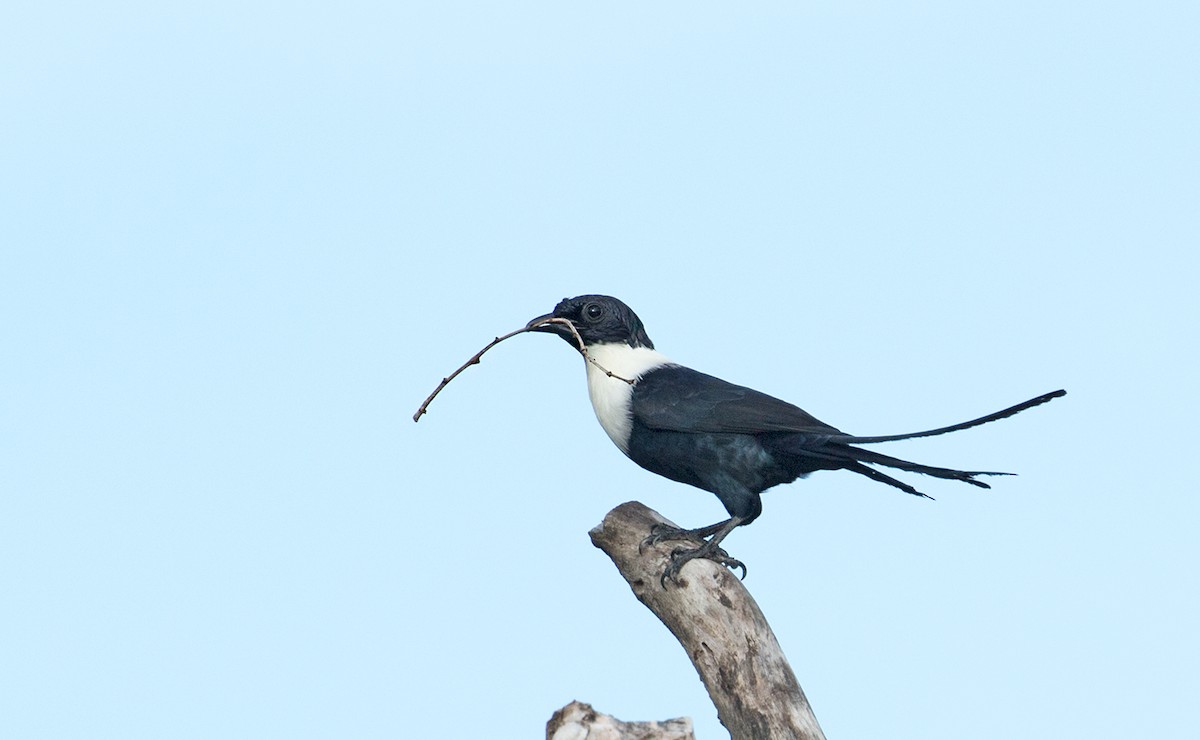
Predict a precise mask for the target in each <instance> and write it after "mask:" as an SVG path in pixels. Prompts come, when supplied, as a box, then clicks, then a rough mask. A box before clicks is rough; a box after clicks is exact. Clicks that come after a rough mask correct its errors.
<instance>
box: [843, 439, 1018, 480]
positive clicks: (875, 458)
mask: <svg viewBox="0 0 1200 740" xmlns="http://www.w3.org/2000/svg"><path fill="white" fill-rule="evenodd" d="M848 450H849V451H850V454H851V455H853V456H854V459H855V460H857V461H858V462H864V463H871V464H873V465H886V466H887V467H889V468H896V469H897V470H907V471H909V472H911V473H923V474H925V475H932V476H934V477H935V478H945V479H947V480H960V481H962V482H963V483H970V484H971V485H973V486H979V487H980V488H991V486H989V485H988V484H986V483H984V482H983V481H980V480H975V476H977V475H1013V473H1000V472H996V471H991V470H954V469H953V468H939V467H936V466H933V465H922V464H921V463H915V462H909V461H908V460H901V459H900V458H898V457H891V456H890V455H884V454H882V453H879V452H875V451H874V450H860V449H858V448H856V447H849V448H848Z"/></svg>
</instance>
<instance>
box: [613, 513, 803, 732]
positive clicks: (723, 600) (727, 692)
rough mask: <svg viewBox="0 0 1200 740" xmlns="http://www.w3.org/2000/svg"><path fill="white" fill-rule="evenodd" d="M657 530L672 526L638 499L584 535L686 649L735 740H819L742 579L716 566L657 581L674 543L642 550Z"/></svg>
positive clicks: (698, 564)
mask: <svg viewBox="0 0 1200 740" xmlns="http://www.w3.org/2000/svg"><path fill="white" fill-rule="evenodd" d="M655 524H667V525H669V526H672V527H674V526H675V525H674V524H673V523H671V522H668V521H667V520H666V519H664V518H663V517H662V516H661V515H660V514H658V513H657V512H655V511H653V510H651V509H649V508H647V507H646V506H644V505H643V504H640V503H638V502H636V501H631V502H629V503H625V504H621V505H620V506H618V507H617V508H615V509H613V510H612V511H610V512H609V513H608V515H607V516H606V517H604V521H603V522H601V523H600V525H599V526H597V527H596V528H595V529H593V530H592V531H591V532H589V534H590V536H591V538H592V544H594V545H595V546H596V547H598V548H600V549H601V550H603V551H604V552H605V554H607V555H608V556H609V557H610V558H612V561H613V563H614V564H615V565H616V566H617V570H619V571H620V573H621V575H622V576H623V577H624V578H625V580H626V582H628V583H629V587H630V588H631V589H632V590H633V594H634V596H636V597H637V598H638V601H641V602H642V603H643V604H645V605H646V608H648V609H649V610H650V611H652V612H654V615H655V616H657V617H658V618H659V619H660V620H662V623H663V624H665V625H666V626H667V629H669V630H670V631H671V633H672V634H673V635H675V638H676V639H677V640H679V642H680V644H681V645H683V648H684V650H685V651H686V652H687V654H688V657H689V658H691V660H692V664H693V665H694V666H695V667H696V671H697V672H698V673H699V674H700V679H701V680H702V681H703V682H704V686H705V688H707V689H708V695H709V697H710V698H711V699H712V702H713V704H715V705H716V707H717V715H718V717H720V719H721V723H722V724H724V725H725V727H726V728H727V729H728V730H729V733H730V735H731V736H732V738H733V740H767V739H771V738H780V739H781V740H782V739H783V738H787V739H789V740H795V739H799V740H824V737H825V735H824V734H823V733H822V732H821V727H820V725H818V724H817V719H816V717H815V716H814V715H813V713H812V708H811V707H809V705H808V699H806V698H805V696H804V691H803V690H802V689H801V688H800V683H799V682H798V681H797V680H796V675H795V674H794V673H792V669H791V666H789V665H788V662H787V658H786V657H784V654H783V650H782V648H780V647H779V642H778V641H777V640H776V639H775V635H774V633H772V632H771V627H770V625H768V624H767V620H766V618H765V617H764V616H763V614H762V612H761V611H760V610H759V608H758V605H757V604H755V603H754V599H753V598H752V597H751V596H750V593H749V592H748V591H747V590H746V588H745V586H744V585H743V584H742V582H741V581H739V580H738V579H737V577H736V576H734V575H733V574H732V573H731V572H730V571H729V570H727V569H726V568H724V567H722V566H720V565H717V564H716V563H714V562H712V561H710V560H705V559H696V560H692V561H690V562H688V563H687V564H686V565H685V566H684V568H683V570H682V571H681V573H680V575H679V577H677V579H676V580H675V584H676V587H673V588H662V587H661V585H660V583H659V576H660V574H661V573H662V572H663V570H664V569H665V568H666V566H667V564H668V563H669V561H670V557H671V550H673V549H674V548H675V547H676V545H677V543H669V542H668V543H661V544H657V545H651V546H648V547H646V548H645V551H644V552H641V553H639V546H640V545H641V544H642V543H643V541H644V540H645V539H646V536H647V535H648V534H649V532H650V528H651V527H652V526H654V525H655Z"/></svg>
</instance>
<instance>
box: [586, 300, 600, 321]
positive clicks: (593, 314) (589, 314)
mask: <svg viewBox="0 0 1200 740" xmlns="http://www.w3.org/2000/svg"><path fill="white" fill-rule="evenodd" d="M603 315H604V306H601V305H600V304H599V303H589V304H587V305H586V306H584V307H583V318H585V319H587V320H588V321H599V320H600V317H601V316H603Z"/></svg>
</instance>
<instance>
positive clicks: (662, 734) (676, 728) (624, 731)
mask: <svg viewBox="0 0 1200 740" xmlns="http://www.w3.org/2000/svg"><path fill="white" fill-rule="evenodd" d="M585 738H586V740H696V735H695V733H694V732H692V721H691V720H690V719H688V718H687V717H681V718H679V719H669V720H666V721H665V722H622V721H621V720H619V719H617V718H616V717H613V716H612V715H609V714H604V713H603V712H597V711H596V710H595V709H592V705H591V704H584V703H583V702H580V701H573V702H571V703H570V704H568V705H566V706H565V707H563V708H562V709H560V710H558V711H557V712H555V713H554V716H553V717H551V718H550V721H549V722H547V723H546V740H584V739H585Z"/></svg>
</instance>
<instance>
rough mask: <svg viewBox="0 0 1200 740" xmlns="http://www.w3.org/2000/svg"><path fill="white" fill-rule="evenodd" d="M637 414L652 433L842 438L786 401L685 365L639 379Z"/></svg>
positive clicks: (656, 371) (824, 424)
mask: <svg viewBox="0 0 1200 740" xmlns="http://www.w3.org/2000/svg"><path fill="white" fill-rule="evenodd" d="M633 416H634V418H635V419H637V420H638V421H639V422H641V423H642V424H645V425H646V426H648V427H650V428H651V429H669V430H673V431H677V432H717V433H738V434H761V433H764V432H808V433H812V434H831V435H834V434H841V432H840V431H838V430H837V429H835V428H834V427H831V426H829V425H828V424H826V423H824V422H822V421H820V420H818V419H816V418H815V417H813V416H812V415H811V414H809V413H808V412H807V411H805V410H804V409H802V408H800V407H798V406H794V405H792V404H790V403H788V402H787V401H781V400H780V399H778V398H775V397H774V396H768V395H767V394H765V393H760V392H758V391H756V390H754V389H753V388H746V387H744V386H740V385H734V384H733V383H727V382H726V381H724V380H721V379H720V378H714V377H713V376H711V375H705V374H704V373H701V372H697V371H695V370H692V369H691V368H687V367H683V366H681V365H667V366H664V367H660V368H658V369H655V370H652V371H650V372H648V373H646V374H645V375H643V376H642V377H641V378H640V379H638V382H637V389H636V391H635V392H634V394H633Z"/></svg>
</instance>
